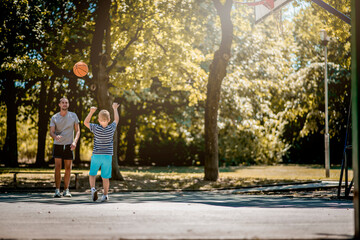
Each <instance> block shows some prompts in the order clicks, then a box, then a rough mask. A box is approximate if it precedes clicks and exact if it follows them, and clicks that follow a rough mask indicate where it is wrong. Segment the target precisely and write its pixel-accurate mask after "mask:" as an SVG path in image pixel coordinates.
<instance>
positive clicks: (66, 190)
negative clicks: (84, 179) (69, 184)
mask: <svg viewBox="0 0 360 240" xmlns="http://www.w3.org/2000/svg"><path fill="white" fill-rule="evenodd" d="M63 196H64V197H71V193H70V191H69V189H65V190H64V192H63Z"/></svg>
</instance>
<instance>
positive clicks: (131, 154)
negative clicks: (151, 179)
mask: <svg viewBox="0 0 360 240" xmlns="http://www.w3.org/2000/svg"><path fill="white" fill-rule="evenodd" d="M135 134H136V113H130V127H129V130H128V132H127V134H126V142H127V145H126V146H127V147H126V154H125V163H126V164H129V165H135V145H136V142H135Z"/></svg>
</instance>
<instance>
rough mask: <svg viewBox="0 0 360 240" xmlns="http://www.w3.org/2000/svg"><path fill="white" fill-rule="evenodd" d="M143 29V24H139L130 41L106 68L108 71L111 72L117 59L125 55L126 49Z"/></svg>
mask: <svg viewBox="0 0 360 240" xmlns="http://www.w3.org/2000/svg"><path fill="white" fill-rule="evenodd" d="M141 30H143V26H142V25H141V26H139V27H138V29H137V30H136V33H135V35H134V36H133V37H132V38H131V39H130V41H129V42H128V43H127V44H126V46H125V47H124V48H123V49H121V50H120V52H118V54H117V55H116V56H115V58H114V59H113V62H112V64H111V65H110V66H109V67H108V68H107V69H106V72H107V73H109V72H110V71H111V70H112V69H113V68H114V67H115V65H116V63H117V59H118V58H119V57H120V56H124V55H125V52H126V50H127V49H128V48H129V47H130V46H131V44H133V43H134V42H135V41H136V40H138V39H139V36H140V31H141Z"/></svg>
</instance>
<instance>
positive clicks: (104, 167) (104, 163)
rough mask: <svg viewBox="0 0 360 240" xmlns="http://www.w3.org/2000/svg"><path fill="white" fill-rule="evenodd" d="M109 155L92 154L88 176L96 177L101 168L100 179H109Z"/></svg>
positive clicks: (110, 157)
mask: <svg viewBox="0 0 360 240" xmlns="http://www.w3.org/2000/svg"><path fill="white" fill-rule="evenodd" d="M111 162H112V156H111V155H103V154H94V155H92V157H91V163H90V172H89V175H90V176H96V175H97V172H98V171H99V169H100V167H101V177H102V178H111Z"/></svg>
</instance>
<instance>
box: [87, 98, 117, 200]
mask: <svg viewBox="0 0 360 240" xmlns="http://www.w3.org/2000/svg"><path fill="white" fill-rule="evenodd" d="M118 107H119V104H118V103H113V104H112V108H113V110H114V121H113V122H112V123H111V124H109V123H110V113H109V111H107V110H101V111H100V112H99V115H98V121H99V124H95V123H90V120H91V117H92V115H93V114H94V112H95V111H96V109H97V108H96V107H91V108H90V112H89V114H88V115H87V117H86V118H85V120H84V125H85V126H86V127H87V128H89V129H90V131H91V132H92V133H94V149H93V155H92V157H91V163H90V172H89V182H90V187H91V196H92V199H93V201H96V200H97V199H98V196H97V190H96V189H95V180H96V175H97V172H98V170H99V168H100V167H101V177H102V180H103V188H104V192H103V196H102V198H101V201H102V202H105V201H108V200H109V195H108V192H109V186H110V182H109V179H110V178H111V162H112V155H113V136H114V132H115V130H116V126H117V124H118V122H119V113H118V110H117V108H118Z"/></svg>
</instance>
